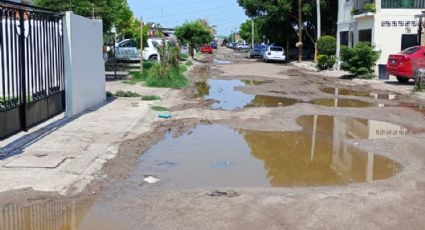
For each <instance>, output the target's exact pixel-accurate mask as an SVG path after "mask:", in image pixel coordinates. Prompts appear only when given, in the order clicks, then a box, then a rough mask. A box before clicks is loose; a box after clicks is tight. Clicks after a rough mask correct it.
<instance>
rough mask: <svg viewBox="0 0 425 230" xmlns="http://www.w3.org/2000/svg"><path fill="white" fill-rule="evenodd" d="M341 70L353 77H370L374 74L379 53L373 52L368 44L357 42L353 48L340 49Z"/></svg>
mask: <svg viewBox="0 0 425 230" xmlns="http://www.w3.org/2000/svg"><path fill="white" fill-rule="evenodd" d="M340 56H341V61H342V64H341V68H342V69H343V70H346V71H349V72H350V73H352V74H353V75H355V76H368V75H369V76H370V75H371V74H373V73H374V67H375V65H376V61H377V60H378V59H379V56H380V52H378V51H374V50H373V48H372V47H371V46H369V43H367V42H359V43H357V44H356V45H355V46H354V47H353V48H348V47H347V46H343V47H341V54H340Z"/></svg>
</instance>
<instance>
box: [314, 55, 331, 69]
mask: <svg viewBox="0 0 425 230" xmlns="http://www.w3.org/2000/svg"><path fill="white" fill-rule="evenodd" d="M328 60H329V57H328V56H327V55H319V56H317V65H316V66H317V68H318V69H319V70H326V69H328Z"/></svg>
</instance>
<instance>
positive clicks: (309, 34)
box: [238, 0, 338, 52]
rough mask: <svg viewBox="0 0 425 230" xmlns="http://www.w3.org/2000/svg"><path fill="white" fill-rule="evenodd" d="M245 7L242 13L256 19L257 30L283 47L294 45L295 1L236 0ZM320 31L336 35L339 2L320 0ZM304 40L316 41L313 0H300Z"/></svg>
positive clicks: (296, 19) (296, 37)
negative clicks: (301, 0) (301, 3)
mask: <svg viewBox="0 0 425 230" xmlns="http://www.w3.org/2000/svg"><path fill="white" fill-rule="evenodd" d="M238 3H239V5H240V6H241V7H242V8H244V9H245V14H246V15H247V16H249V17H251V18H255V21H256V26H257V27H258V32H259V34H261V35H264V36H265V37H266V39H267V40H270V41H272V42H274V43H277V44H286V49H287V52H288V49H289V48H290V47H294V46H295V43H296V42H297V40H298V35H297V31H296V29H297V28H296V26H295V25H297V24H298V22H297V21H298V18H297V15H298V1H297V0H238ZM320 4H321V12H322V15H326V17H322V25H327V26H323V27H322V33H323V34H330V35H334V34H336V23H335V22H336V21H337V13H338V4H335V0H321V2H320ZM302 15H303V18H302V19H303V25H304V28H303V30H304V32H303V37H302V40H303V41H304V43H306V42H310V44H313V43H314V42H315V37H316V36H315V35H316V32H317V29H316V24H317V22H316V21H317V19H316V0H303V5H302Z"/></svg>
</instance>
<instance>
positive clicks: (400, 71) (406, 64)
mask: <svg viewBox="0 0 425 230" xmlns="http://www.w3.org/2000/svg"><path fill="white" fill-rule="evenodd" d="M421 59H423V60H424V63H421V64H425V47H424V46H413V47H410V48H407V49H405V50H403V51H401V52H400V53H398V54H391V55H390V56H389V57H388V61H387V74H389V75H394V76H396V77H397V80H398V81H399V82H408V81H409V79H411V78H413V75H414V67H415V62H418V61H419V60H421Z"/></svg>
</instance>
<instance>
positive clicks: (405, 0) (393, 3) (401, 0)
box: [381, 0, 425, 9]
mask: <svg viewBox="0 0 425 230" xmlns="http://www.w3.org/2000/svg"><path fill="white" fill-rule="evenodd" d="M381 7H382V8H383V9H385V8H387V9H395V8H402V9H421V8H425V1H423V0H382V2H381Z"/></svg>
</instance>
